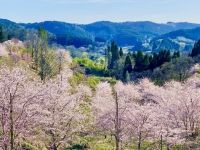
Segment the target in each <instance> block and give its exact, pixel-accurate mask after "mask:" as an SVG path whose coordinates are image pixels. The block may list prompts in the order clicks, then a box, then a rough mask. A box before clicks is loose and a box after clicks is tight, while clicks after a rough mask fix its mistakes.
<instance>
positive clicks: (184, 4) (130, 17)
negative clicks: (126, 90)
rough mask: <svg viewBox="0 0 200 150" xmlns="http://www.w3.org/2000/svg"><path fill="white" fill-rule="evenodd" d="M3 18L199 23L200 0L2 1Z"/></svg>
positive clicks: (0, 12)
mask: <svg viewBox="0 0 200 150" xmlns="http://www.w3.org/2000/svg"><path fill="white" fill-rule="evenodd" d="M1 6H3V7H2V8H1V9H0V18H5V19H8V20H12V21H15V22H21V23H33V22H42V21H54V20H55V21H62V22H69V23H78V24H88V23H93V22H97V21H111V22H127V21H130V22H132V21H134V22H135V21H151V22H156V23H167V22H192V23H200V17H199V16H198V14H200V9H199V8H198V6H200V1H199V0H193V1H186V0H176V1H174V0H151V1H149V0H123V1H122V0H109V1H108V0H29V1H28V2H27V0H12V1H11V0H2V2H1ZM8 10H12V11H8Z"/></svg>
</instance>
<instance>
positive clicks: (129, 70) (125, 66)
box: [124, 55, 133, 73]
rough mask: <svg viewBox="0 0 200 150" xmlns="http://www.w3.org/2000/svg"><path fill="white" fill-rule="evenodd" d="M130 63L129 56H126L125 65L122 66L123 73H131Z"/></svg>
mask: <svg viewBox="0 0 200 150" xmlns="http://www.w3.org/2000/svg"><path fill="white" fill-rule="evenodd" d="M132 68H133V67H132V62H131V57H130V55H127V56H126V60H125V64H124V72H126V71H128V72H129V73H130V72H131V71H132Z"/></svg>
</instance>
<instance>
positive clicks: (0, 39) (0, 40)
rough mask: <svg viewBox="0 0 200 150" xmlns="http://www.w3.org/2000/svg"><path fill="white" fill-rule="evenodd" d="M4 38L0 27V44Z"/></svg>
mask: <svg viewBox="0 0 200 150" xmlns="http://www.w3.org/2000/svg"><path fill="white" fill-rule="evenodd" d="M4 38H5V36H4V32H3V27H2V26H0V42H1V43H2V42H3V41H4V40H5V39H4Z"/></svg>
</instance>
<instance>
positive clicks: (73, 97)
mask: <svg viewBox="0 0 200 150" xmlns="http://www.w3.org/2000/svg"><path fill="white" fill-rule="evenodd" d="M65 79H66V80H65ZM46 88H47V89H48V93H47V95H46V98H45V100H44V101H43V102H42V103H41V110H40V112H41V116H40V117H39V118H38V122H39V124H40V126H41V129H42V131H44V132H43V133H44V139H49V142H48V143H47V145H46V147H47V148H48V149H51V150H57V149H58V148H59V147H60V146H61V145H63V144H65V143H67V140H69V139H71V138H72V136H73V134H75V133H76V132H78V131H80V126H78V125H77V122H78V120H80V119H82V118H83V117H84V115H82V114H80V113H78V110H77V109H78V107H79V104H80V102H81V101H83V100H84V99H86V98H88V97H90V96H91V94H92V93H91V90H90V88H88V87H87V86H83V85H80V86H78V87H76V89H73V92H71V90H70V89H71V87H70V85H69V84H68V81H67V78H65V76H63V75H58V77H57V78H56V79H53V80H51V81H49V82H48V83H46Z"/></svg>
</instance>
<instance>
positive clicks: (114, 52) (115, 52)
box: [110, 42, 119, 69]
mask: <svg viewBox="0 0 200 150" xmlns="http://www.w3.org/2000/svg"><path fill="white" fill-rule="evenodd" d="M111 54H112V59H111V66H110V68H111V69H112V68H113V67H114V66H115V65H116V63H117V61H118V60H119V50H118V46H117V44H116V43H115V42H112V43H111Z"/></svg>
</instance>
